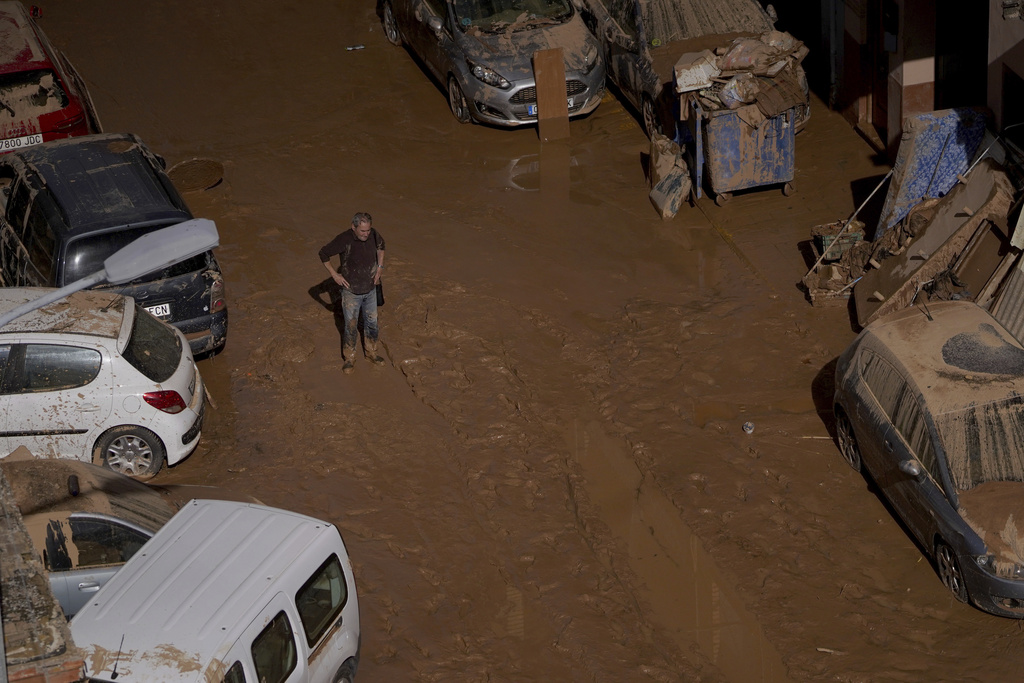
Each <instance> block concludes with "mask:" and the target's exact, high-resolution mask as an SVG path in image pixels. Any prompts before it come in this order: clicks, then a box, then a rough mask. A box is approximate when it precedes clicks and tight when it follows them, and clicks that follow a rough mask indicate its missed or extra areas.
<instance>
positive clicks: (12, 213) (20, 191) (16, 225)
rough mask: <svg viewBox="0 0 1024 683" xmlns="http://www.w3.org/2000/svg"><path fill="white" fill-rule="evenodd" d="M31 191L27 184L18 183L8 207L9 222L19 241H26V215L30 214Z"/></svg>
mask: <svg viewBox="0 0 1024 683" xmlns="http://www.w3.org/2000/svg"><path fill="white" fill-rule="evenodd" d="M28 200H29V191H28V185H27V184H26V183H25V182H17V183H15V185H14V191H13V193H12V194H11V200H10V203H9V204H8V206H7V220H8V222H9V223H10V224H11V227H12V228H13V229H14V234H16V235H17V236H18V238H19V239H22V240H24V239H25V214H26V213H28Z"/></svg>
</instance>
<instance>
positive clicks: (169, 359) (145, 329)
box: [121, 304, 181, 383]
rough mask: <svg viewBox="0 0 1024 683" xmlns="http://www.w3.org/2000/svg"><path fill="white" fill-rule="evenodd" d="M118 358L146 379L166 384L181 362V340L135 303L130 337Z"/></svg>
mask: <svg viewBox="0 0 1024 683" xmlns="http://www.w3.org/2000/svg"><path fill="white" fill-rule="evenodd" d="M121 355H122V356H123V357H124V359H125V360H126V361H128V362H129V363H131V364H132V367H134V368H135V369H136V370H138V371H139V372H141V373H142V374H143V375H145V376H146V377H148V378H149V379H151V380H153V381H154V382H158V383H159V382H166V381H167V380H168V379H170V377H171V375H173V374H174V371H175V370H177V369H178V364H179V363H181V339H180V338H179V337H178V335H177V334H175V333H174V330H173V329H172V328H171V327H170V326H169V325H166V324H164V323H162V322H160V321H159V320H157V319H156V318H154V317H153V316H152V315H151V314H150V313H149V311H146V310H145V309H143V308H142V307H141V306H139V305H138V304H136V305H135V322H134V323H132V335H131V337H129V338H128V345H127V346H126V347H125V349H124V352H122V354H121Z"/></svg>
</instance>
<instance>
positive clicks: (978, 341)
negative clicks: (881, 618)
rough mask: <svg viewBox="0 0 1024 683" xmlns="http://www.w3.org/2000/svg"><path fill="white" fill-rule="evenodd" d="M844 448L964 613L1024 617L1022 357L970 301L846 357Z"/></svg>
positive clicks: (869, 340) (902, 319)
mask: <svg viewBox="0 0 1024 683" xmlns="http://www.w3.org/2000/svg"><path fill="white" fill-rule="evenodd" d="M834 410H835V419H836V432H837V440H838V443H839V448H840V450H841V452H842V454H843V457H844V458H845V459H846V461H847V462H848V463H849V464H850V465H851V466H852V467H853V468H854V469H856V470H861V468H863V469H864V470H866V471H867V473H868V474H869V475H870V477H871V479H872V480H873V481H874V483H875V484H876V485H877V487H878V490H879V491H880V492H881V494H882V495H883V496H884V497H885V499H886V500H887V501H888V502H889V504H890V505H891V508H892V510H893V511H894V512H895V513H896V514H897V515H898V516H899V518H900V521H901V522H902V523H903V525H904V526H905V528H906V529H907V530H908V531H909V532H910V534H911V535H912V537H913V539H914V540H915V541H916V542H917V543H918V545H919V546H920V548H921V549H922V550H923V551H924V552H925V553H926V554H927V555H929V556H930V557H931V558H932V560H933V562H934V564H935V568H936V571H937V572H938V574H939V577H940V578H941V580H942V582H943V583H944V584H945V585H946V587H947V588H948V589H949V590H950V591H951V592H952V594H953V596H954V597H955V598H956V599H957V600H960V601H961V602H968V601H970V602H971V603H973V604H974V605H976V606H977V607H979V608H981V609H983V610H985V611H988V612H992V613H994V614H999V615H1002V616H1008V617H1017V618H1022V617H1024V347H1022V346H1021V344H1020V342H1018V341H1017V340H1016V339H1015V338H1014V337H1013V336H1012V335H1011V334H1010V333H1009V332H1007V331H1006V329H1005V328H1004V327H1003V326H1002V325H1000V324H999V323H998V322H997V321H996V320H995V319H994V318H993V317H992V316H991V315H990V314H989V313H988V312H987V311H985V310H984V309H982V308H980V307H979V306H977V305H976V304H974V303H972V302H967V301H947V302H934V303H928V304H927V305H924V304H919V305H917V306H913V307H911V308H907V309H904V310H903V311H900V312H899V313H896V314H893V315H891V316H889V317H886V318H882V319H879V320H878V321H876V322H874V323H872V324H871V325H869V326H868V327H867V328H865V329H864V331H863V332H861V334H860V335H859V336H858V337H857V339H856V340H854V342H853V343H852V344H851V345H850V347H849V348H848V349H847V350H846V351H845V352H844V353H843V354H842V355H841V356H840V358H839V362H838V364H837V367H836V393H835V404H834Z"/></svg>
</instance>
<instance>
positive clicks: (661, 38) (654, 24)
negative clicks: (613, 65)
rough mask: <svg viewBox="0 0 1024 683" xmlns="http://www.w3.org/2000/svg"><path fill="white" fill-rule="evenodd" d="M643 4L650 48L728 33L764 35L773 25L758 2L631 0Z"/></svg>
mask: <svg viewBox="0 0 1024 683" xmlns="http://www.w3.org/2000/svg"><path fill="white" fill-rule="evenodd" d="M630 1H632V2H639V3H640V16H641V17H642V20H643V23H644V33H645V34H646V35H645V37H646V39H647V41H648V44H649V45H652V46H658V45H664V44H665V43H670V42H674V41H677V40H689V39H691V38H698V37H700V36H715V35H722V34H727V33H754V34H761V33H764V32H765V31H771V30H772V24H771V21H770V20H769V19H768V16H767V15H766V14H765V12H764V10H763V9H761V6H760V5H759V4H758V3H757V2H756V0H703V1H700V0H698V1H696V2H678V0H630Z"/></svg>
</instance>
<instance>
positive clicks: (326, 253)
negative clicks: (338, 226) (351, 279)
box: [320, 236, 379, 287]
mask: <svg viewBox="0 0 1024 683" xmlns="http://www.w3.org/2000/svg"><path fill="white" fill-rule="evenodd" d="M339 237H340V236H339ZM339 237H335V238H334V239H333V240H331V242H330V243H329V244H327V245H326V246H324V247H323V248H322V249H320V260H321V261H322V262H323V264H324V268H326V269H327V272H328V273H330V274H331V279H332V280H334V281H335V282H337V283H338V284H339V285H340V286H342V287H348V286H349V285H348V280H346V279H345V278H343V277H342V276H341V273H339V272H338V271H337V270H335V269H334V265H333V264H332V263H331V257H332V256H334V255H335V254H340V253H341V250H340V249H339V248H338V245H337V242H338V239H339ZM378 263H379V262H378ZM378 272H379V271H378Z"/></svg>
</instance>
